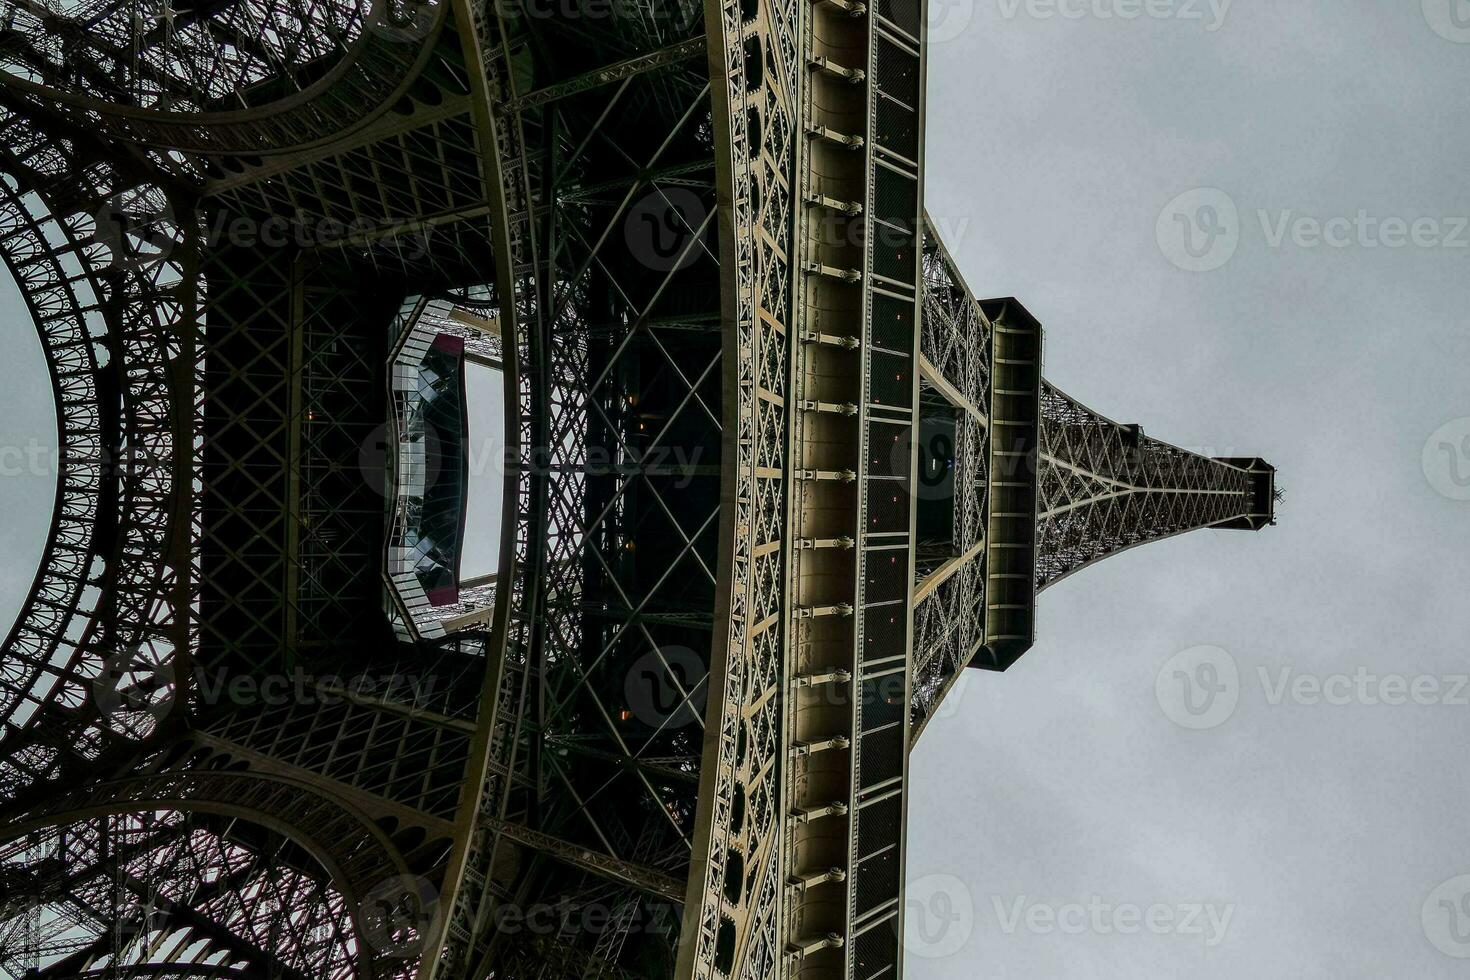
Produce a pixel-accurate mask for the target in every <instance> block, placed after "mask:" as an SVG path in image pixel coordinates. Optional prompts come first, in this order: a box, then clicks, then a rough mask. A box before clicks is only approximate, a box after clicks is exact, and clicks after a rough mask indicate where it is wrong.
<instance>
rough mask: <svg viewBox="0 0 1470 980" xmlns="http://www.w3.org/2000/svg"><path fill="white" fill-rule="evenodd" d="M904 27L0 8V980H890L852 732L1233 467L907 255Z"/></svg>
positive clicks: (895, 865)
mask: <svg viewBox="0 0 1470 980" xmlns="http://www.w3.org/2000/svg"><path fill="white" fill-rule="evenodd" d="M922 16H923V13H922V10H921V8H920V7H919V6H918V4H917V0H706V2H704V3H703V4H698V3H694V2H692V0H561V2H559V3H557V2H552V0H497V2H495V3H490V2H486V0H375V2H371V3H369V2H366V0H357V2H354V0H252V2H245V0H209V2H202V0H0V23H3V34H0V57H3V71H0V252H3V255H4V260H5V263H6V265H7V267H8V268H9V270H10V273H11V274H12V276H13V277H14V280H15V281H16V283H17V284H18V285H19V288H20V291H21V293H22V294H23V296H24V300H25V303H26V304H27V307H28V309H29V312H30V314H31V317H32V319H33V320H34V324H35V327H36V330H37V332H38V335H39V337H40V340H41V342H42V346H43V348H44V352H45V357H46V362H47V369H48V371H49V372H50V377H51V380H52V382H53V385H54V389H55V398H56V419H57V426H58V440H59V447H60V453H59V456H60V463H61V465H60V467H59V476H58V486H57V495H56V502H55V508H54V514H53V518H52V522H51V525H50V527H49V529H48V533H47V539H46V545H45V553H44V560H43V562H42V564H41V567H40V569H39V570H38V571H37V572H36V575H35V580H34V585H33V587H32V588H31V590H30V593H29V596H28V598H27V599H26V601H25V603H24V605H23V608H22V609H21V611H20V613H19V615H18V618H17V620H16V622H15V625H14V628H13V630H12V631H11V633H10V634H9V636H8V638H7V639H6V641H5V646H4V650H3V663H0V719H3V721H4V727H3V730H0V818H3V819H0V975H4V976H8V977H13V978H15V977H27V978H34V980H41V978H62V977H65V978H104V977H106V978H123V977H127V978H132V977H138V978H144V977H147V978H185V977H190V978H192V977H222V978H223V977H228V978H236V977H238V978H267V977H268V978H289V980H321V978H332V980H338V978H341V980H346V978H405V980H406V978H422V980H460V978H464V980H486V978H491V977H494V978H520V977H535V978H556V977H579V978H630V977H666V976H673V977H679V978H687V980H693V978H699V980H706V978H716V977H720V978H737V977H738V978H751V980H756V978H767V977H793V978H794V977H801V978H811V980H817V978H826V977H834V978H835V977H851V978H854V980H878V978H887V977H897V976H898V975H899V973H900V972H901V970H902V953H901V950H902V936H903V914H904V909H903V901H902V896H903V882H904V833H905V825H906V819H905V818H906V801H907V777H908V763H907V759H908V754H909V751H910V749H911V747H912V746H913V745H914V743H915V741H916V740H917V739H918V738H920V737H921V735H922V733H923V731H924V728H925V725H926V723H927V722H928V721H929V720H930V719H931V718H932V717H933V716H934V714H935V710H936V708H937V707H938V706H939V705H940V704H941V702H942V701H943V699H944V697H945V695H946V693H947V692H948V691H949V690H950V689H951V688H952V686H953V685H954V684H955V682H956V680H957V679H958V678H959V677H960V676H961V675H962V673H963V671H964V670H965V669H966V668H977V669H982V670H991V671H1000V670H1005V669H1006V668H1007V667H1008V666H1010V665H1011V664H1012V663H1014V662H1015V661H1016V659H1017V658H1018V657H1020V656H1022V655H1023V654H1024V653H1025V651H1026V650H1027V648H1028V647H1029V646H1031V644H1032V640H1033V637H1034V633H1035V628H1034V624H1035V616H1036V597H1037V593H1038V592H1040V591H1041V590H1043V589H1045V588H1046V587H1047V586H1048V585H1051V584H1052V583H1054V582H1057V581H1059V580H1060V579H1062V578H1064V577H1065V576H1068V575H1070V574H1072V573H1074V572H1077V571H1079V570H1081V569H1083V568H1085V567H1086V566H1088V565H1090V564H1092V563H1093V562H1096V561H1098V560H1100V559H1102V558H1105V557H1107V556H1108V555H1111V554H1114V553H1116V552H1118V551H1120V550H1122V549H1124V548H1129V547H1132V546H1134V545H1138V544H1142V543H1145V542H1148V541H1153V540H1156V539H1159V538H1162V537H1166V536H1169V535H1173V534H1177V533H1181V532H1184V531H1188V530H1191V529H1195V528H1206V527H1211V528H1230V529H1243V530H1245V529H1250V530H1254V529H1259V528H1261V527H1263V526H1264V525H1266V524H1269V523H1271V522H1272V521H1273V506H1274V504H1273V501H1274V497H1275V488H1274V470H1273V469H1272V468H1271V467H1270V466H1269V465H1267V464H1266V463H1264V462H1263V461H1261V460H1259V459H1247V458H1223V459H1221V458H1207V457H1205V456H1202V455H1198V454H1196V453H1192V452H1189V451H1187V450H1185V449H1181V448H1178V447H1175V446H1171V445H1168V444H1166V443H1163V442H1160V441H1157V440H1155V439H1152V438H1150V437H1148V436H1146V435H1145V434H1144V433H1143V431H1142V429H1141V428H1140V427H1139V426H1137V425H1124V424H1118V423H1116V422H1113V421H1111V420H1110V419H1108V418H1105V417H1104V416H1102V415H1099V414H1098V413H1096V412H1094V411H1093V410H1091V409H1089V408H1087V407H1086V406H1083V405H1081V404H1079V403H1078V402H1077V401H1075V400H1073V399H1072V398H1069V397H1068V396H1067V395H1065V394H1064V393H1063V392H1061V391H1060V390H1059V389H1057V388H1055V387H1053V386H1052V385H1051V384H1049V383H1048V382H1047V381H1045V380H1044V379H1043V378H1042V372H1041V364H1042V350H1043V330H1042V326H1041V324H1039V323H1038V322H1037V320H1036V319H1035V318H1034V317H1033V316H1031V315H1030V314H1029V313H1028V312H1027V310H1026V309H1025V307H1023V306H1022V305H1021V303H1019V302H1018V301H1016V300H1015V299H999V300H990V301H985V300H977V299H976V297H975V296H974V295H973V293H972V292H971V290H970V289H969V288H968V287H967V286H966V285H965V282H964V280H963V278H962V277H961V275H960V272H959V270H958V268H957V267H956V265H955V263H954V261H953V260H952V259H951V258H950V256H949V254H948V253H947V251H946V249H945V245H944V243H943V242H942V241H941V240H940V237H939V234H938V232H937V231H936V223H935V222H931V221H930V220H929V218H928V217H927V216H926V215H925V213H924V210H923V204H922V202H923V198H924V194H923V173H924V169H923V165H924V146H923V142H924V141H923V133H924V91H925V42H924V30H923V28H922V25H921V20H922ZM1158 367H1163V365H1158ZM486 371H493V372H499V374H500V376H501V378H502V379H503V386H504V393H505V397H504V413H505V420H506V424H505V429H506V438H505V443H506V446H505V447H504V450H505V451H504V453H503V459H502V458H500V457H497V458H496V459H495V460H493V461H492V462H491V463H488V464H487V462H486V460H485V458H484V457H485V452H484V451H483V447H484V439H483V438H482V437H480V436H477V435H475V434H472V432H471V421H470V413H469V411H468V409H467V404H468V401H469V399H470V398H471V396H472V392H474V391H475V390H476V386H477V385H480V384H483V383H484V379H485V377H486V375H485V372H486ZM1200 436H1201V438H1204V439H1209V438H1217V437H1218V434H1217V433H1201V434H1200ZM478 481H489V482H487V483H486V484H485V485H486V486H489V487H490V488H491V490H490V491H488V492H490V493H493V494H499V495H500V497H501V499H502V501H503V503H502V505H501V506H502V515H503V533H502V535H501V539H500V541H499V552H498V554H499V560H498V566H497V568H496V569H495V570H494V572H493V574H489V575H479V576H475V575H470V574H464V573H462V565H463V564H464V561H463V558H464V550H465V544H466V541H465V532H464V528H465V514H466V508H467V507H468V506H469V502H470V500H471V497H472V496H474V497H475V499H483V494H480V495H479V496H476V495H474V494H471V491H470V487H471V486H472V485H474V484H476V483H477V482H478ZM497 481H498V482H497Z"/></svg>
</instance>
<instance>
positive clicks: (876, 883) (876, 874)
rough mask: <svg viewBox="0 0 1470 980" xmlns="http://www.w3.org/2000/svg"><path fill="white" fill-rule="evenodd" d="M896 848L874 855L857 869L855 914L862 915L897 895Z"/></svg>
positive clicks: (897, 863) (897, 864) (897, 862)
mask: <svg viewBox="0 0 1470 980" xmlns="http://www.w3.org/2000/svg"><path fill="white" fill-rule="evenodd" d="M899 863H900V862H899V860H898V848H896V847H894V848H890V849H888V850H886V851H883V852H882V853H881V854H875V855H874V856H873V857H870V858H868V859H867V860H866V861H864V862H863V863H862V864H860V865H858V867H857V873H856V876H855V877H856V878H857V883H856V887H855V888H854V891H855V892H856V895H857V913H858V915H863V914H864V913H867V912H871V911H872V910H873V909H875V908H877V907H878V906H880V905H882V904H883V903H884V902H889V901H892V900H893V899H894V898H895V897H896V896H897V895H898V866H899Z"/></svg>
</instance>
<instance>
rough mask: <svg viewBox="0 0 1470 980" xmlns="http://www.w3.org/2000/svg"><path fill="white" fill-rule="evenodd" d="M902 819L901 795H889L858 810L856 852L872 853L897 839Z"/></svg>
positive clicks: (861, 853) (860, 853)
mask: <svg viewBox="0 0 1470 980" xmlns="http://www.w3.org/2000/svg"><path fill="white" fill-rule="evenodd" d="M902 819H903V797H902V796H890V797H889V798H888V799H886V800H879V801H878V802H877V803H872V804H869V805H868V806H865V807H862V808H860V809H859V810H858V820H857V825H858V830H857V837H858V854H859V855H863V854H872V853H873V852H874V851H876V850H878V848H880V847H887V846H888V845H889V844H892V843H894V842H896V841H897V840H898V834H899V831H900V829H901V828H900V827H899V821H901V820H902Z"/></svg>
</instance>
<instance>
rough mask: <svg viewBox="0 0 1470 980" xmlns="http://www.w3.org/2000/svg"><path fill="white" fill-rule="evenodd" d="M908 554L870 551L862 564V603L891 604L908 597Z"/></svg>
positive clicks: (899, 551)
mask: <svg viewBox="0 0 1470 980" xmlns="http://www.w3.org/2000/svg"><path fill="white" fill-rule="evenodd" d="M908 579H909V553H908V551H907V550H906V549H894V550H891V551H870V552H868V553H867V556H866V558H865V559H864V562H863V601H864V602H865V603H869V604H871V603H875V602H891V601H892V600H894V599H902V598H904V596H906V595H908Z"/></svg>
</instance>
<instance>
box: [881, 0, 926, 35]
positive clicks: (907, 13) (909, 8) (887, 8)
mask: <svg viewBox="0 0 1470 980" xmlns="http://www.w3.org/2000/svg"><path fill="white" fill-rule="evenodd" d="M878 14H879V15H880V16H882V17H886V18H887V19H888V20H889V21H891V22H893V24H895V25H896V26H898V27H899V28H902V29H903V30H904V31H906V32H907V33H908V34H909V35H910V36H912V37H915V38H917V37H918V36H919V0H878Z"/></svg>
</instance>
